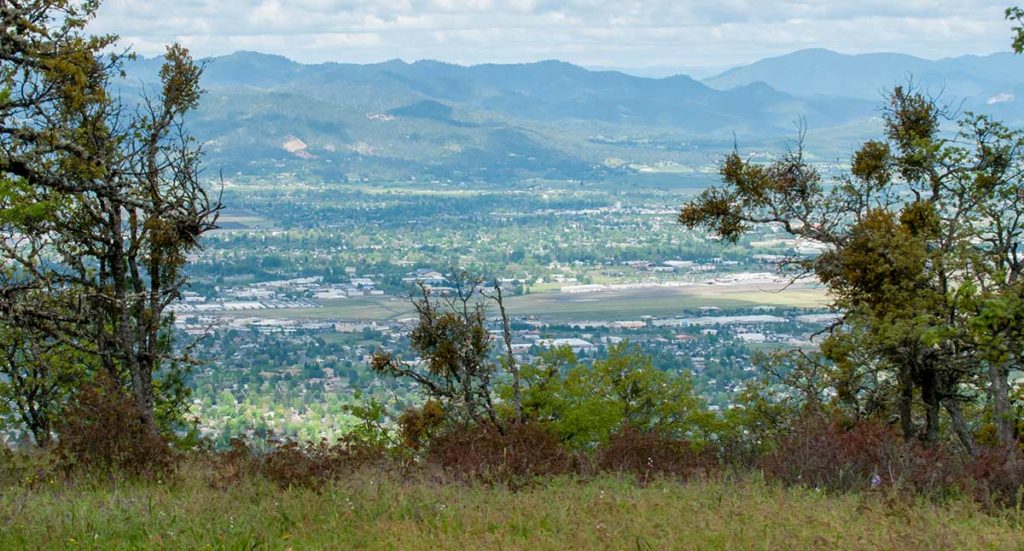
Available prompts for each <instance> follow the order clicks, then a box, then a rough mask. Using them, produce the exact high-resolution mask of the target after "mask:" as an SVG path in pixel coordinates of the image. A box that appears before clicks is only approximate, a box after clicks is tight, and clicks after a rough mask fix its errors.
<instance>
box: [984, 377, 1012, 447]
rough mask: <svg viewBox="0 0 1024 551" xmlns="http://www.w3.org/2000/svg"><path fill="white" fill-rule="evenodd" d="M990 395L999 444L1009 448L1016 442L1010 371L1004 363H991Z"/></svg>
mask: <svg viewBox="0 0 1024 551" xmlns="http://www.w3.org/2000/svg"><path fill="white" fill-rule="evenodd" d="M988 376H989V393H990V395H991V398H992V421H993V423H995V426H996V436H998V437H999V443H1000V444H1002V445H1004V446H1009V445H1011V444H1013V442H1014V425H1015V423H1014V421H1015V419H1014V415H1013V411H1012V406H1011V404H1010V383H1009V381H1008V378H1009V369H1007V364H1006V363H1003V362H991V363H990V364H989V368H988Z"/></svg>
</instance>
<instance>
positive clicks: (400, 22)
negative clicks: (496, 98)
mask: <svg viewBox="0 0 1024 551" xmlns="http://www.w3.org/2000/svg"><path fill="white" fill-rule="evenodd" d="M1012 2H1013V0H1003V1H1002V2H999V1H997V2H991V1H981V0H942V1H935V0H160V1H154V0H104V1H103V4H102V6H101V8H100V11H99V14H98V16H97V18H96V20H95V21H94V22H93V23H92V26H91V30H93V31H95V32H104V33H108V32H109V33H116V34H118V35H120V36H121V37H122V40H123V43H124V44H126V45H130V46H132V47H133V48H134V49H135V51H137V52H138V53H140V54H142V55H147V56H152V55H157V54H159V53H161V52H162V51H163V48H164V45H165V44H167V43H170V42H173V41H178V42H181V43H183V44H184V45H185V46H187V47H189V48H190V49H191V50H192V52H193V53H194V54H196V55H199V56H204V57H205V56H216V55H224V54H228V53H232V52H235V51H239V50H252V51H259V52H264V53H271V54H279V55H284V56H286V57H289V58H291V59H294V60H297V61H301V62H304V63H319V62H325V61H339V62H352V63H368V62H377V61H385V60H388V59H395V58H400V59H404V60H406V61H415V60H418V59H438V60H442V61H448V62H452V63H460V64H474V63H518V62H528V61H538V60H543V59H560V60H564V61H569V62H572V63H576V64H579V65H584V66H588V67H612V68H628V69H637V70H640V71H643V70H647V71H648V72H652V73H657V72H659V71H661V70H671V69H680V68H684V69H690V72H691V73H697V72H704V73H708V72H712V71H715V70H718V69H722V68H725V67H729V66H735V65H740V64H744V63H750V62H753V61H756V60H758V59H762V58H765V57H771V56H775V55H782V54H785V53H789V52H792V51H795V50H799V49H803V48H829V49H833V50H837V51H840V52H844V53H867V52H882V51H885V52H901V53H908V54H913V55H918V56H921V57H926V58H933V59H934V58H940V57H949V56H957V55H963V54H987V53H991V52H995V51H1008V50H1009V45H1010V30H1009V29H1010V24H1009V23H1008V22H1006V21H1004V20H1003V10H1004V9H1005V7H1006V5H1007V3H1012ZM1022 3H1024V2H1022Z"/></svg>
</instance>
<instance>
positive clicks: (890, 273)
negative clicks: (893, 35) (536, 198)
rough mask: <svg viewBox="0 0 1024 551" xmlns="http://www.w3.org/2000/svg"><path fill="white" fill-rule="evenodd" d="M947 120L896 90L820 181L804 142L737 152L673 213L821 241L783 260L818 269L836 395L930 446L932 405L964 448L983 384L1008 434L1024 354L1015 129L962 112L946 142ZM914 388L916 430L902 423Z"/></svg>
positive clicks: (1006, 436)
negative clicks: (814, 252)
mask: <svg viewBox="0 0 1024 551" xmlns="http://www.w3.org/2000/svg"><path fill="white" fill-rule="evenodd" d="M948 117H949V113H948V112H946V111H945V109H944V108H943V107H942V106H941V105H939V104H937V103H936V102H935V101H934V100H932V99H931V98H928V97H926V96H925V95H923V94H921V93H918V92H916V91H915V90H913V89H912V88H905V87H896V88H895V89H894V90H893V91H892V93H891V94H890V96H889V101H888V103H887V104H886V106H885V108H884V114H883V119H884V122H885V137H884V138H885V139H884V140H874V141H869V142H867V143H865V144H864V145H863V146H862V147H861V148H860V149H859V150H858V151H857V152H856V153H855V154H854V155H853V159H852V168H851V173H850V175H849V176H846V177H843V178H839V179H838V180H837V181H836V182H834V184H833V185H828V186H826V185H822V182H821V178H820V176H819V175H818V174H817V173H816V172H815V170H814V169H813V168H812V167H810V166H809V165H808V164H807V163H806V162H805V161H804V159H803V150H802V144H798V147H797V149H796V150H795V151H793V152H791V153H790V154H789V155H787V156H784V157H783V158H781V159H779V160H777V161H775V162H773V163H771V164H768V165H762V164H756V163H754V162H751V161H746V160H743V159H742V158H740V156H739V155H738V153H733V154H732V155H730V156H729V157H728V158H727V160H726V162H725V163H724V164H723V165H722V167H721V171H720V172H721V177H722V182H723V185H722V186H721V187H719V188H713V189H709V190H707V191H705V192H704V193H702V194H701V195H700V196H699V197H698V198H697V199H696V200H694V201H692V202H690V203H689V204H687V205H686V206H684V207H683V209H682V211H681V212H680V215H679V221H680V222H681V223H682V224H684V225H686V226H688V227H691V228H696V227H707V228H709V229H711V230H713V231H714V232H715V233H716V234H718V235H719V236H720V237H722V238H724V239H726V240H729V241H732V242H735V241H737V240H738V239H739V238H740V236H742V235H743V234H744V233H746V232H747V231H750V230H751V229H752V228H754V227H757V226H759V225H772V226H776V227H779V228H782V229H784V230H785V231H786V232H787V233H789V234H791V235H794V236H797V237H800V238H803V239H807V240H810V241H813V242H817V243H819V244H821V245H823V246H824V249H825V252H824V253H822V254H820V255H818V256H816V257H803V258H796V259H794V261H793V262H792V263H791V264H790V266H791V267H794V268H797V269H799V270H800V271H802V272H805V273H806V272H809V273H813V274H814V275H816V276H817V277H818V278H819V279H820V280H821V282H822V283H824V284H825V285H826V286H827V287H828V289H829V291H830V296H831V298H832V304H831V306H832V307H833V308H834V309H835V310H836V311H839V312H843V314H844V319H843V323H842V324H841V326H837V327H836V328H833V331H831V332H830V334H829V336H828V337H827V339H826V341H825V342H824V343H823V345H822V351H823V352H824V354H825V358H826V359H827V360H830V361H831V362H834V363H835V364H836V366H837V367H838V370H836V371H835V372H834V375H835V377H829V378H826V379H825V380H824V381H823V382H824V383H825V384H826V385H828V386H829V387H831V388H833V389H835V390H837V391H838V394H839V395H840V396H841V397H842V400H843V402H844V403H845V404H846V405H847V406H849V405H860V406H869V407H868V410H869V411H870V414H871V415H884V414H885V413H886V410H887V409H888V410H889V411H890V412H891V413H893V414H895V415H897V416H898V417H899V419H900V421H901V424H902V428H903V432H904V436H905V437H907V438H912V437H915V436H920V437H921V438H922V439H924V440H925V441H927V442H929V443H932V444H934V443H935V442H936V441H937V440H938V439H939V438H940V435H941V427H940V416H941V410H943V409H944V410H945V411H946V413H947V414H948V418H949V421H950V426H952V428H953V429H954V431H955V433H956V435H957V437H958V438H959V439H960V441H961V443H962V444H963V446H964V447H965V448H966V449H968V450H972V449H973V448H974V445H975V444H974V437H973V434H972V431H973V429H972V427H971V423H970V422H969V421H968V420H967V419H966V418H965V416H964V411H963V408H962V404H971V403H975V402H979V401H981V400H983V399H984V398H985V394H986V393H985V392H982V391H979V388H978V387H979V386H980V387H986V386H987V387H988V388H987V390H988V392H987V395H988V396H989V398H990V399H989V400H988V407H989V408H991V409H992V410H993V411H995V412H997V413H995V414H994V416H995V419H996V420H997V423H1001V425H1000V439H1001V441H1002V442H1003V443H1004V444H1009V443H1010V442H1011V441H1012V440H1013V439H1014V438H1015V434H1014V431H1013V430H1012V425H1013V424H1014V423H1013V420H1012V413H1011V412H1010V411H1009V405H1008V404H1009V402H1008V399H1007V396H1008V392H1009V388H1008V384H1007V378H1008V374H1009V370H1010V369H1019V368H1020V366H1022V365H1024V355H1022V350H1021V347H1020V346H1018V345H1016V344H1014V343H1017V342H1020V341H1019V339H1017V335H1019V334H1020V331H1021V328H1022V322H1024V315H1022V314H1020V313H1019V312H1017V311H1015V312H1011V311H1009V310H1010V309H1014V308H1015V309H1019V308H1020V307H1021V306H1022V304H1021V303H1020V301H1019V300H1018V299H1017V298H1016V297H1017V296H1018V295H1019V294H1020V292H1019V283H1018V282H1019V280H1020V278H1021V275H1022V274H1024V263H1022V261H1021V252H1022V251H1021V249H1020V243H1021V240H1022V238H1024V225H1022V220H1024V195H1022V193H1021V180H1020V174H1021V173H1022V169H1024V158H1022V157H1021V156H1020V154H1019V151H1020V150H1021V147H1022V145H1024V134H1022V133H1021V132H1019V131H1012V130H1009V129H1008V128H1006V127H1005V126H1004V125H1002V124H1000V123H997V122H995V121H992V120H990V119H989V118H987V117H985V116H977V115H972V114H966V115H965V116H963V117H961V119H960V120H959V122H958V131H957V133H956V136H955V138H952V139H949V138H947V137H945V135H944V134H943V133H942V132H941V129H940V124H939V123H940V121H941V120H942V119H944V118H948ZM979 290H983V291H979ZM993 331H994V332H995V333H992V332H993ZM975 385H978V386H975ZM918 399H919V400H920V402H919V403H920V404H921V405H922V406H923V407H922V410H923V413H924V426H923V427H921V426H919V425H918V424H917V423H916V421H915V420H914V416H915V415H916V414H917V415H919V413H915V406H914V402H915V401H916V400H918ZM860 416H861V415H860V414H859V413H858V414H857V415H854V416H853V417H854V418H858V417H860ZM1000 420H1001V421H1000ZM976 423H977V420H975V425H976Z"/></svg>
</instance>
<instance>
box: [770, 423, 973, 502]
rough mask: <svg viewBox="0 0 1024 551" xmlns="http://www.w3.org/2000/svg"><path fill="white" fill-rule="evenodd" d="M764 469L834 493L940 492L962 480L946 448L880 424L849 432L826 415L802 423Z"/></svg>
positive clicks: (862, 425) (791, 481) (775, 476)
mask: <svg viewBox="0 0 1024 551" xmlns="http://www.w3.org/2000/svg"><path fill="white" fill-rule="evenodd" d="M760 466H761V469H762V470H763V472H764V474H765V476H766V477H767V478H769V479H774V480H778V481H780V482H782V483H784V484H801V485H806V486H810V487H815V488H824V489H827V490H830V491H856V490H868V489H872V488H879V487H882V486H885V487H890V488H896V489H897V490H904V491H906V490H909V491H913V492H917V493H935V492H944V491H946V490H948V489H949V488H952V487H953V486H954V485H955V483H956V479H957V462H956V460H955V457H954V456H953V455H952V454H951V453H949V452H948V451H947V450H945V449H943V448H941V447H937V448H926V447H924V446H923V445H922V444H921V443H919V442H917V441H911V442H905V441H904V440H903V438H902V437H901V436H900V435H899V434H897V433H896V431H895V430H894V429H892V428H891V427H889V426H886V425H883V424H881V423H878V422H871V421H864V422H860V423H857V424H855V425H853V426H852V427H849V428H845V427H842V426H840V425H838V424H837V423H835V422H833V421H830V420H828V419H826V418H823V417H809V418H805V419H802V420H800V421H798V422H797V423H796V424H795V425H794V426H793V428H792V430H791V432H790V433H789V434H787V435H786V436H784V437H783V438H781V439H780V440H779V446H778V448H777V449H776V450H775V451H774V452H772V453H770V454H767V455H765V456H764V457H763V458H762V459H761V461H760Z"/></svg>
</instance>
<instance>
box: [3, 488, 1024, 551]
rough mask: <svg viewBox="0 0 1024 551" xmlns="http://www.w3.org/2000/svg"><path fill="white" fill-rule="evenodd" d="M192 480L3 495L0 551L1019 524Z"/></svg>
mask: <svg viewBox="0 0 1024 551" xmlns="http://www.w3.org/2000/svg"><path fill="white" fill-rule="evenodd" d="M202 478H203V477H198V478H197V479H195V480H190V479H184V480H179V481H171V482H167V481H164V482H159V483H158V482H151V483H144V484H143V483H137V484H119V485H115V484H111V483H98V484H95V485H91V486H89V487H84V488H82V487H79V488H69V487H67V486H65V485H64V484H63V483H60V482H57V483H50V484H47V483H43V487H42V488H37V489H33V490H27V489H23V488H21V487H17V488H4V489H3V491H2V494H0V519H2V522H3V530H0V549H21V548H90V549H154V548H155V549H160V548H165V549H190V548H206V549H210V548H212V549H323V548H330V549H366V548H368V549H438V548H444V549H525V548H529V549H533V550H537V549H601V548H611V549H749V548H757V549H804V548H829V549H832V548H840V549H880V548H881V549H901V550H902V549H972V548H978V549H1020V548H1021V546H1022V545H1024V536H1022V534H1024V517H1022V516H1021V514H1020V512H1016V513H1012V512H1011V513H1000V514H999V515H997V516H992V515H988V514H985V513H982V512H980V511H979V510H978V509H977V507H976V506H974V505H972V504H971V503H968V502H966V501H964V502H959V501H954V502H949V503H945V504H934V503H928V502H912V503H908V502H902V501H898V500H892V499H888V498H887V497H886V496H883V495H842V496H830V495H826V494H824V493H823V492H818V491H814V490H801V489H782V488H780V487H776V486H772V485H766V484H764V483H761V482H759V481H757V480H749V479H748V480H739V481H694V482H689V483H675V482H667V481H658V482H652V483H650V484H648V485H646V486H644V487H641V486H639V485H637V484H636V483H635V482H632V481H625V480H622V479H615V478H599V479H595V480H588V481H578V480H572V479H555V480H550V481H547V482H543V483H539V484H538V485H536V486H533V487H530V488H527V489H524V490H520V491H518V492H512V491H509V490H506V489H502V488H496V487H486V486H461V485H440V484H437V483H434V482H428V481H421V482H408V481H406V482H397V481H394V480H391V479H389V478H387V477H382V476H379V475H376V476H375V475H373V474H367V475H364V476H358V477H357V476H352V477H351V478H350V479H347V480H342V481H340V482H336V483H333V484H331V485H329V486H327V487H324V488H321V489H320V490H319V491H313V490H306V489H289V490H282V489H279V488H278V487H276V486H273V485H270V484H269V483H264V482H255V481H250V482H245V483H242V484H239V485H236V486H233V487H231V488H228V489H227V490H218V489H213V488H211V487H210V485H209V483H208V482H206V481H205V480H202Z"/></svg>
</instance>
